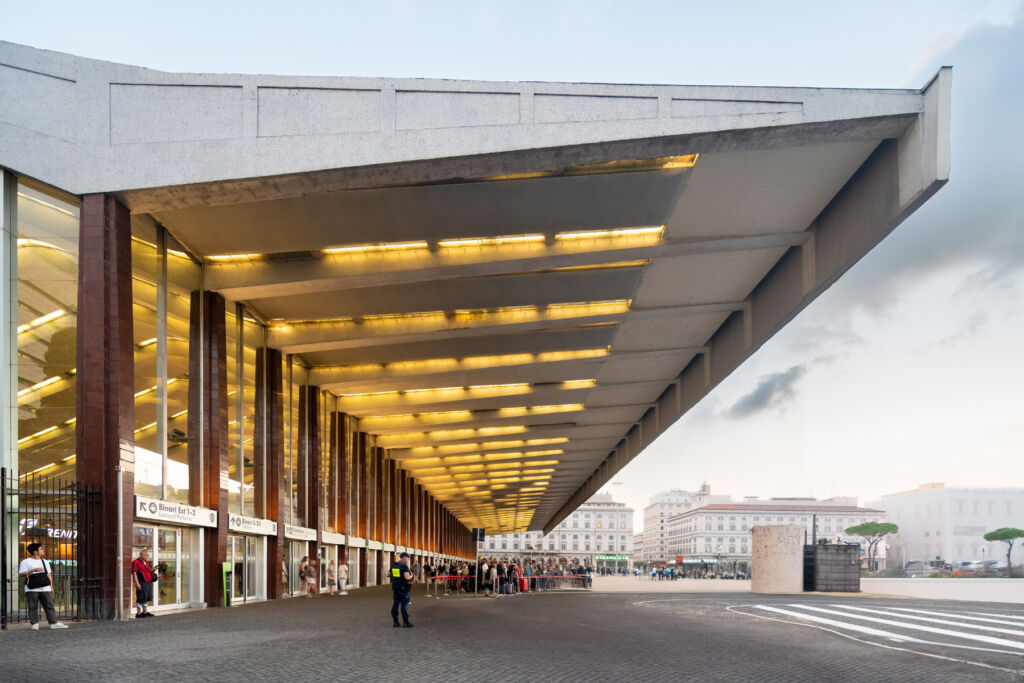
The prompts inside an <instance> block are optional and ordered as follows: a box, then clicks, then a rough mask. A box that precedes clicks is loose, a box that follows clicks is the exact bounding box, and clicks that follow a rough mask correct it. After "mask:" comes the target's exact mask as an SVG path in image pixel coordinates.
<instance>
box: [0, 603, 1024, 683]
mask: <svg viewBox="0 0 1024 683" xmlns="http://www.w3.org/2000/svg"><path fill="white" fill-rule="evenodd" d="M420 590H421V589H420ZM389 592H390V591H389V590H388V589H387V588H386V587H385V588H376V589H362V590H359V591H353V592H352V593H351V594H350V595H349V596H347V597H330V598H328V597H321V598H293V599H289V600H280V601H274V602H265V603H256V604H250V605H246V606H241V607H235V608H231V609H211V610H202V611H195V612H188V613H182V614H168V615H163V616H158V617H155V618H152V619H146V620H140V621H131V622H126V623H112V622H105V623H95V622H93V623H83V624H73V625H72V627H71V628H69V629H67V630H63V631H52V632H51V631H48V630H47V629H46V627H45V625H44V626H43V627H42V629H41V630H39V631H28V630H26V629H24V628H20V629H15V630H11V631H9V632H7V633H3V634H0V680H2V681H12V682H14V681H33V682H34V683H39V682H40V681H55V680H111V681H126V680H133V681H136V680H138V681H168V680H173V681H176V682H180V681H192V680H209V681H264V680H268V681H269V680H273V681H281V680H300V681H319V680H325V681H326V680H398V679H400V678H404V679H406V680H414V681H420V680H430V681H474V682H479V681H506V682H509V681H523V680H527V681H534V680H544V681H584V680H585V681H623V680H633V681H635V680H646V681H656V680H657V681H688V680H700V681H718V680H722V681H725V680H728V681H871V682H872V683H877V682H878V681H917V680H929V681H946V680H958V681H1006V680H1024V609H1021V607H1020V606H1019V605H1003V604H998V603H991V602H988V603H967V602H954V601H927V600H915V599H898V598H889V599H887V598H877V597H846V596H834V595H796V596H760V595H751V594H749V593H737V594H728V593H716V594H691V595H687V594H675V595H666V594H664V593H643V592H638V593H589V592H588V593H584V592H561V593H559V592H553V593H544V594H526V595H518V596H505V597H502V598H500V599H488V598H471V597H449V598H444V599H441V600H435V599H427V598H425V597H423V595H422V594H421V593H420V592H417V593H416V594H415V595H414V598H413V604H412V618H413V622H414V623H415V628H413V629H394V628H392V627H391V618H390V616H389V614H388V611H389V609H390V606H391V600H390V595H389ZM44 621H45V620H44Z"/></svg>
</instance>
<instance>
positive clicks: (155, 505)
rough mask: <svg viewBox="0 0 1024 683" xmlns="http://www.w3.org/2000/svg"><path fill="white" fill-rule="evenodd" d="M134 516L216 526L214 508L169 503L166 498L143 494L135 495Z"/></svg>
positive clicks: (176, 522)
mask: <svg viewBox="0 0 1024 683" xmlns="http://www.w3.org/2000/svg"><path fill="white" fill-rule="evenodd" d="M135 516H136V517H139V518H142V519H154V520H157V521H159V522H171V523H174V524H187V525H189V526H208V527H215V526H217V511H216V510H210V509H208V508H200V507H195V506H193V505H185V504H183V503H170V502H168V501H166V500H156V499H155V498H146V497H144V496H135Z"/></svg>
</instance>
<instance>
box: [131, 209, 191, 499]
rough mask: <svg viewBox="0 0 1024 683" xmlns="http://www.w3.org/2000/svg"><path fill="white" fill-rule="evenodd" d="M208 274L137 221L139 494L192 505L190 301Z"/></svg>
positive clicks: (158, 231) (142, 219)
mask: <svg viewBox="0 0 1024 683" xmlns="http://www.w3.org/2000/svg"><path fill="white" fill-rule="evenodd" d="M201 279H202V269H201V266H200V265H199V263H198V262H197V261H195V260H194V259H193V258H192V257H191V256H189V255H188V254H187V253H186V252H185V250H184V248H183V247H182V246H181V245H180V244H178V243H177V241H175V240H174V238H173V237H171V236H170V235H169V234H168V233H167V231H166V230H164V229H163V228H162V227H161V226H160V225H157V224H156V223H154V222H153V221H152V219H150V218H149V217H148V216H133V217H132V313H133V316H134V320H133V330H134V332H133V334H134V341H135V493H136V494H138V495H142V496H148V497H151V498H160V499H163V500H168V501H172V502H175V503H188V502H189V478H188V447H187V444H188V439H189V435H188V410H189V405H188V400H189V396H188V383H189V348H190V347H189V339H190V333H191V331H190V326H191V295H192V292H193V291H194V290H198V289H200V287H201Z"/></svg>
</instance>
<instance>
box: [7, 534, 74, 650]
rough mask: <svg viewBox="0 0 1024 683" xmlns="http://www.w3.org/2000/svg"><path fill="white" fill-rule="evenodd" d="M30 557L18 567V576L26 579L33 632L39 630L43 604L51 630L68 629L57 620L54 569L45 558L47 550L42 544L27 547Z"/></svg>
mask: <svg viewBox="0 0 1024 683" xmlns="http://www.w3.org/2000/svg"><path fill="white" fill-rule="evenodd" d="M25 550H27V551H28V557H26V558H25V559H24V560H22V561H21V564H19V565H18V576H24V577H25V599H26V601H27V602H28V620H29V621H30V622H32V630H33V631H38V630H39V603H42V604H43V612H45V613H46V622H47V623H48V624H49V625H50V628H67V625H66V624H62V623H61V622H60V621H59V620H58V619H57V612H56V611H54V609H53V579H52V577H53V567H52V566H51V565H50V563H49V562H47V561H46V560H45V559H43V558H44V556H45V555H46V549H45V548H43V546H42V544H41V543H29V544H28V545H27V546H25Z"/></svg>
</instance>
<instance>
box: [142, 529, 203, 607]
mask: <svg viewBox="0 0 1024 683" xmlns="http://www.w3.org/2000/svg"><path fill="white" fill-rule="evenodd" d="M191 536H192V532H191V531H190V530H183V529H180V528H176V527H163V526H155V525H149V524H136V525H135V526H134V527H133V528H132V557H133V558H135V557H138V556H139V552H140V551H142V550H143V549H145V550H148V551H149V556H150V557H151V558H152V563H153V565H154V567H155V568H156V570H157V576H158V577H159V578H158V579H157V582H156V584H155V585H154V586H153V608H154V609H160V608H165V609H173V608H176V607H187V606H188V605H189V602H190V599H191V578H192V576H191V575H192V572H191V565H192V542H191V541H192V538H191ZM134 593H135V592H134V591H132V602H133V605H132V606H133V607H134V601H135V595H134Z"/></svg>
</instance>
